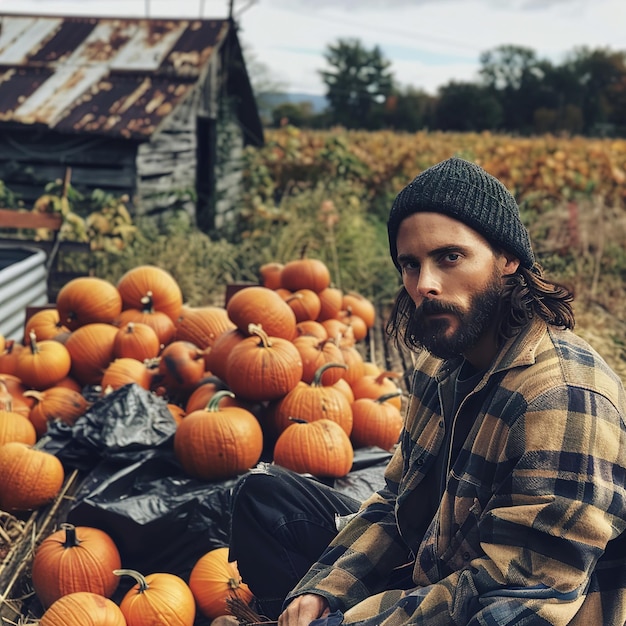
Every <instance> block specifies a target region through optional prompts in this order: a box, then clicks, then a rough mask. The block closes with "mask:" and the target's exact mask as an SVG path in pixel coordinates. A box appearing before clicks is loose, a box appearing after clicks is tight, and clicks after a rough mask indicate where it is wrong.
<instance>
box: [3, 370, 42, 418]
mask: <svg viewBox="0 0 626 626" xmlns="http://www.w3.org/2000/svg"><path fill="white" fill-rule="evenodd" d="M27 391H28V387H26V386H25V385H24V384H23V383H22V381H21V380H20V379H19V378H18V377H17V376H13V375H12V374H0V409H4V410H5V411H13V412H15V413H19V414H20V415H23V416H24V417H28V414H29V413H30V409H31V407H32V406H33V404H34V401H33V400H32V399H31V398H29V397H27V396H26V392H27Z"/></svg>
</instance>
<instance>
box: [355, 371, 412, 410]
mask: <svg viewBox="0 0 626 626" xmlns="http://www.w3.org/2000/svg"><path fill="white" fill-rule="evenodd" d="M396 378H401V375H400V374H398V373H397V372H390V371H388V370H383V371H381V372H379V373H377V374H365V375H364V376H361V378H359V379H357V380H355V381H354V382H353V383H352V385H351V386H352V392H353V393H354V398H355V400H358V399H359V398H372V399H373V400H376V398H380V396H383V395H386V394H392V397H391V398H390V399H389V400H388V402H390V403H391V404H393V405H394V406H396V407H397V408H398V409H401V408H402V394H398V393H397V392H398V391H401V390H400V388H399V387H398V385H397V384H396V383H395V382H394V380H395V379H396Z"/></svg>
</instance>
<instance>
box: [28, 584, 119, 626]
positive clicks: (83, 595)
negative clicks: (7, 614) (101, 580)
mask: <svg viewBox="0 0 626 626" xmlns="http://www.w3.org/2000/svg"><path fill="white" fill-rule="evenodd" d="M39 626H128V625H127V623H126V618H125V617H124V614H123V613H122V611H121V609H120V608H119V607H118V606H117V604H115V602H113V600H110V599H109V598H105V597H104V596H101V595H99V594H97V593H91V592H90V591H77V592H75V593H70V594H68V595H66V596H63V597H61V598H59V599H58V600H57V601H56V602H54V603H53V604H52V605H51V606H50V607H49V608H48V609H47V610H46V612H45V613H44V614H43V615H42V616H41V620H40V621H39Z"/></svg>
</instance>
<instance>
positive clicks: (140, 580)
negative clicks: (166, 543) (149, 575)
mask: <svg viewBox="0 0 626 626" xmlns="http://www.w3.org/2000/svg"><path fill="white" fill-rule="evenodd" d="M113 573H114V574H115V575H116V576H130V577H131V578H134V579H135V582H136V583H137V585H138V589H137V593H144V591H146V590H147V589H149V588H150V585H148V581H147V580H146V577H145V576H144V575H143V574H140V573H139V572H138V571H136V570H134V569H114V570H113Z"/></svg>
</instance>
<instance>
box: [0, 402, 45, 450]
mask: <svg viewBox="0 0 626 626" xmlns="http://www.w3.org/2000/svg"><path fill="white" fill-rule="evenodd" d="M9 441H21V442H22V443H25V444H28V445H33V444H34V443H35V442H36V441H37V431H36V430H35V426H34V425H33V424H32V423H31V422H30V420H29V419H28V417H25V416H24V415H22V414H21V413H16V412H15V411H7V410H6V409H0V445H2V444H3V443H8V442H9Z"/></svg>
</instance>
